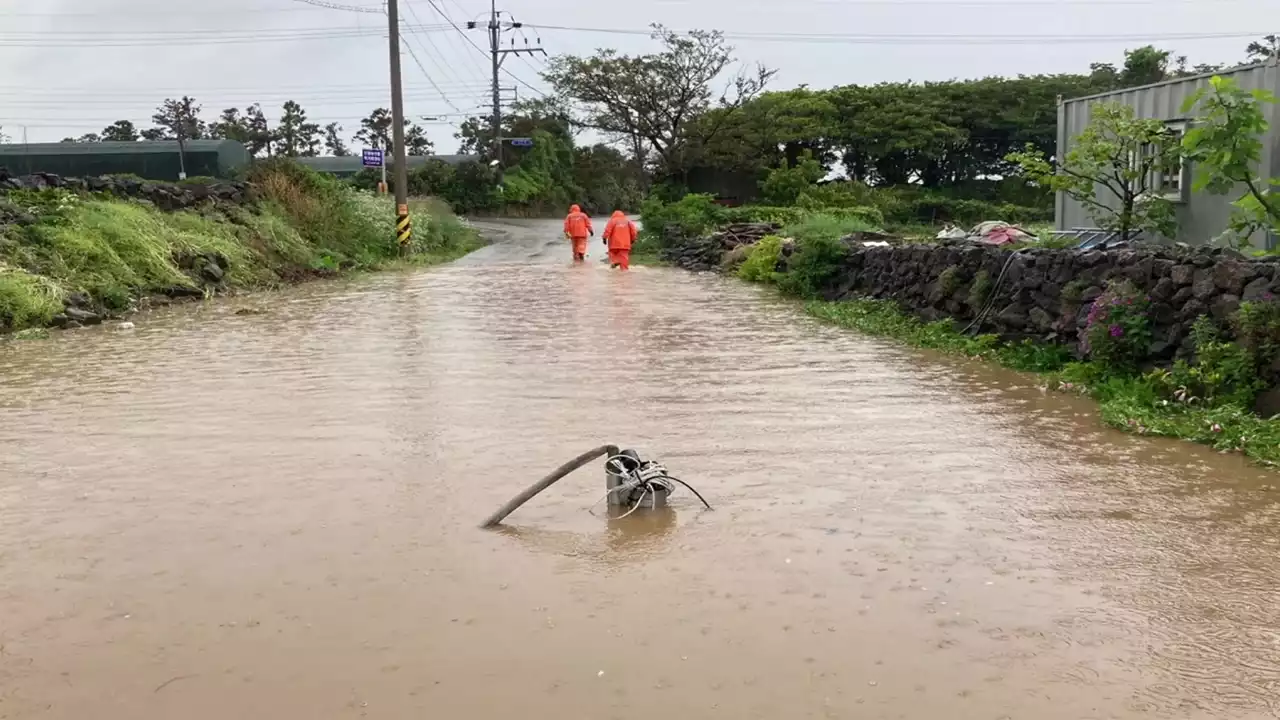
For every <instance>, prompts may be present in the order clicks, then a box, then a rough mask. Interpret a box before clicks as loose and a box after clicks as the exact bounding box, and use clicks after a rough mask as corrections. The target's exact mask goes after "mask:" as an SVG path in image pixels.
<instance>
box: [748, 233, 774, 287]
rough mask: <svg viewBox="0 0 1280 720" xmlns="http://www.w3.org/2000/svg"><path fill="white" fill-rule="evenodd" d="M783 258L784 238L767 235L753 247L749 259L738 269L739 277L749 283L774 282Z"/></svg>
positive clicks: (749, 252)
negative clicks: (779, 263) (776, 271)
mask: <svg viewBox="0 0 1280 720" xmlns="http://www.w3.org/2000/svg"><path fill="white" fill-rule="evenodd" d="M781 257H782V238H780V237H778V236H777V235H767V236H765V237H764V238H761V240H760V242H758V243H756V244H755V245H752V246H751V248H750V250H749V251H748V253H747V259H746V260H745V261H744V262H743V263H742V266H741V267H739V268H738V277H740V278H742V279H743V280H747V281H749V282H773V280H774V275H775V274H776V273H775V270H776V268H777V267H778V260H779V258H781Z"/></svg>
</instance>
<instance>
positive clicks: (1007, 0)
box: [0, 0, 1263, 19]
mask: <svg viewBox="0 0 1280 720" xmlns="http://www.w3.org/2000/svg"><path fill="white" fill-rule="evenodd" d="M296 1H297V2H298V3H299V4H300V5H301V6H300V7H257V6H240V7H226V8H219V9H217V10H212V9H192V10H188V9H185V8H183V9H180V10H179V9H159V8H157V9H151V8H148V9H146V10H128V9H123V10H117V9H112V10H110V11H101V12H85V11H72V12H41V11H35V12H27V11H4V10H0V17H30V18H47V19H58V18H74V17H113V18H114V17H130V16H144V17H155V16H162V15H181V16H183V17H187V16H191V15H235V16H240V15H246V14H281V13H291V12H313V11H315V10H337V11H343V12H351V13H363V14H373V13H382V12H383V11H382V9H381V7H375V6H367V5H365V6H361V5H340V4H338V3H328V2H308V1H307V0H296ZM1262 1H1263V0H1208V1H1205V0H804V2H805V4H812V5H819V6H822V5H826V6H844V7H863V6H870V7H875V6H893V7H908V8H909V7H1005V8H1011V9H1012V8H1020V7H1055V8H1060V7H1068V8H1069V7H1097V6H1102V7H1122V6H1132V7H1144V6H1160V7H1165V8H1167V7H1170V6H1173V7H1176V6H1178V5H1198V6H1202V7H1205V8H1215V9H1216V8H1218V7H1221V6H1223V5H1229V4H1241V5H1243V4H1246V3H1248V4H1250V5H1253V6H1257V5H1259V4H1261V2H1262ZM649 2H650V3H651V4H655V5H685V4H687V2H688V0H649ZM411 4H416V3H413V2H402V3H401V5H402V6H403V5H411ZM742 4H743V3H742V0H739V2H738V5H742ZM748 4H749V3H748ZM760 4H761V5H769V6H772V5H776V3H775V2H773V0H761V2H760ZM796 4H797V2H796V0H791V2H789V3H787V5H786V7H787V8H788V11H794V8H795V5H796ZM454 5H455V7H456V6H457V4H456V3H454ZM459 10H462V8H459ZM464 12H465V11H464Z"/></svg>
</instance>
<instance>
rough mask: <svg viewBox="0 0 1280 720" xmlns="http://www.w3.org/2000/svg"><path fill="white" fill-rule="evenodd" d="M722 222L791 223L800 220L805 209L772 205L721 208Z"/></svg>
mask: <svg viewBox="0 0 1280 720" xmlns="http://www.w3.org/2000/svg"><path fill="white" fill-rule="evenodd" d="M722 215H723V222H726V223H777V224H779V225H793V224H795V223H798V222H800V220H801V219H803V218H804V216H805V211H804V210H802V209H800V208H796V207H774V206H772V205H743V206H741V207H735V208H724V209H723V210H722Z"/></svg>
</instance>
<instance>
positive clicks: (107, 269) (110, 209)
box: [0, 162, 481, 332]
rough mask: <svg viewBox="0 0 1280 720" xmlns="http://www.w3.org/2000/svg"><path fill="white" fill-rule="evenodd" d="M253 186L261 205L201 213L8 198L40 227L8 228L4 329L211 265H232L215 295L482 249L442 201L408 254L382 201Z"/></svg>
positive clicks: (152, 290) (48, 193) (1, 307)
mask: <svg viewBox="0 0 1280 720" xmlns="http://www.w3.org/2000/svg"><path fill="white" fill-rule="evenodd" d="M251 179H252V180H253V181H254V182H255V183H256V184H257V186H258V188H259V190H260V192H261V194H262V196H263V197H262V199H261V201H260V202H259V203H258V204H257V205H256V206H254V207H222V208H216V209H215V208H212V207H210V208H207V209H205V210H203V211H201V212H193V211H184V212H174V213H168V212H162V211H160V210H158V209H156V208H155V207H153V206H151V205H150V204H147V203H142V202H135V201H129V200H118V199H111V198H107V197H104V196H91V195H77V194H73V193H71V192H68V191H64V190H56V189H50V190H43V191H14V192H10V193H8V194H7V195H6V196H5V200H6V202H7V204H8V205H9V206H13V207H16V208H18V209H20V210H21V211H22V212H24V213H26V214H29V215H31V216H34V217H35V218H36V223H35V224H33V225H25V226H16V225H10V226H4V225H0V332H16V331H20V330H22V329H24V328H29V327H40V326H44V325H47V324H48V323H49V322H50V320H51V318H52V317H53V316H54V315H56V314H57V313H59V312H61V311H62V307H63V299H64V298H65V297H67V296H68V295H69V294H70V293H73V292H83V293H87V294H88V295H89V297H90V299H91V301H92V303H93V304H94V305H95V306H97V307H98V308H99V309H104V310H107V311H120V310H124V309H126V308H128V307H129V306H130V304H131V303H132V301H133V300H134V299H136V298H138V297H141V296H144V295H148V294H161V293H165V292H166V291H169V290H170V289H172V288H175V287H184V288H191V289H206V288H205V286H204V285H203V281H202V279H201V278H200V277H199V275H200V272H199V270H200V267H201V266H203V265H205V264H207V258H216V259H217V260H218V261H219V263H220V264H221V265H223V266H225V274H224V277H223V282H222V284H221V286H220V287H218V288H216V289H218V290H231V291H236V290H247V289H253V288H267V287H274V286H278V285H282V284H285V283H288V282H296V281H298V280H302V279H305V278H307V277H314V276H317V275H324V274H329V273H332V272H337V271H340V270H352V269H378V268H381V267H385V266H387V265H388V264H393V263H394V264H398V265H399V264H414V265H427V264H434V263H439V262H445V261H448V260H452V259H454V258H457V257H460V256H461V255H464V254H466V253H467V252H470V251H471V250H474V249H475V248H477V247H479V246H480V244H481V242H480V240H479V236H478V234H477V233H475V232H474V231H473V230H471V228H469V227H468V226H466V225H465V224H464V223H462V221H460V220H459V219H458V218H457V217H456V216H454V215H453V213H452V212H450V211H449V209H448V207H447V206H446V205H445V204H444V203H441V202H439V201H436V200H432V199H424V200H419V201H415V203H414V221H415V225H414V230H415V232H414V234H413V243H412V244H411V246H410V248H409V253H408V254H407V255H406V254H403V253H401V252H400V248H399V246H398V244H397V242H396V238H395V214H394V206H392V205H391V201H390V200H388V199H387V198H385V197H379V196H377V195H374V194H371V193H361V192H359V191H356V190H352V189H350V188H348V187H346V186H344V185H342V184H341V183H339V182H337V181H336V180H334V179H333V178H329V177H326V176H322V175H319V174H318V173H314V172H311V171H308V170H306V169H305V168H302V167H301V166H297V165H296V164H292V163H282V162H268V163H260V164H259V165H256V166H255V169H254V171H253V176H252V177H251ZM202 258H204V259H202Z"/></svg>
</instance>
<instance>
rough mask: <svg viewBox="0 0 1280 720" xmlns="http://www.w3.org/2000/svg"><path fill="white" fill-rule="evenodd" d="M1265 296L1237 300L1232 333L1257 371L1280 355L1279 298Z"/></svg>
mask: <svg viewBox="0 0 1280 720" xmlns="http://www.w3.org/2000/svg"><path fill="white" fill-rule="evenodd" d="M1267 295H1268V296H1269V295H1270V293H1268V294H1267ZM1268 296H1264V298H1263V300H1262V301H1261V302H1245V303H1241V304H1240V310H1239V312H1238V313H1237V314H1236V317H1235V322H1234V324H1235V330H1236V336H1237V337H1238V338H1239V339H1240V344H1241V345H1242V346H1244V349H1245V350H1246V351H1247V352H1248V353H1249V355H1250V357H1251V358H1252V359H1253V363H1254V367H1255V368H1257V369H1258V370H1262V369H1263V368H1266V367H1268V366H1270V365H1271V363H1273V362H1275V359H1276V357H1277V356H1280V301H1277V300H1276V299H1275V298H1274V297H1268Z"/></svg>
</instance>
